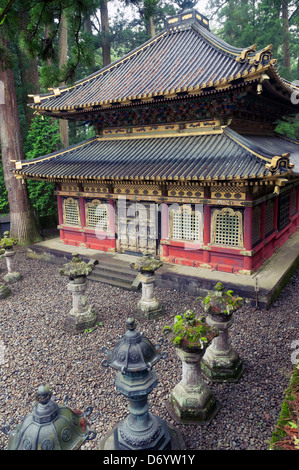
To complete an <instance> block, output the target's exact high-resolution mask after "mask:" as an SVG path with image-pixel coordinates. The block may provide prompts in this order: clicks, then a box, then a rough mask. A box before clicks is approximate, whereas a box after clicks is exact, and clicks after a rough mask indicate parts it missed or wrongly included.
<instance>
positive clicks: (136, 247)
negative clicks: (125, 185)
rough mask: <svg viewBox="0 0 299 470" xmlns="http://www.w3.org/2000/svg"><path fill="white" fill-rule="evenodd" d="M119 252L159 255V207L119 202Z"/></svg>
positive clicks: (150, 203)
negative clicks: (147, 252)
mask: <svg viewBox="0 0 299 470" xmlns="http://www.w3.org/2000/svg"><path fill="white" fill-rule="evenodd" d="M116 206H117V211H116V227H117V250H118V251H120V252H125V251H131V252H137V253H143V252H144V251H145V250H147V251H149V252H150V253H151V254H153V255H156V253H157V236H158V205H157V204H155V203H153V202H147V201H146V202H144V201H141V202H133V201H129V200H126V199H119V200H118V201H117V205H116Z"/></svg>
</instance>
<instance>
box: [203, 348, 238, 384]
mask: <svg viewBox="0 0 299 470" xmlns="http://www.w3.org/2000/svg"><path fill="white" fill-rule="evenodd" d="M201 372H202V375H203V376H204V377H205V378H206V379H208V380H210V381H211V382H218V383H220V382H233V383H236V382H238V381H239V380H240V378H241V377H242V375H243V372H244V367H243V363H242V361H241V359H240V357H239V355H238V353H236V351H234V350H233V349H232V348H229V349H228V350H227V351H219V350H217V349H215V348H214V347H213V344H211V345H210V346H209V347H208V348H207V350H206V352H205V355H204V357H203V359H202V361H201Z"/></svg>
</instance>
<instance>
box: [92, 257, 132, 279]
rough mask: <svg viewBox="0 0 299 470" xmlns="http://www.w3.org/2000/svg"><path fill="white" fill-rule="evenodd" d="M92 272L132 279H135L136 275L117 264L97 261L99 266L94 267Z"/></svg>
mask: <svg viewBox="0 0 299 470" xmlns="http://www.w3.org/2000/svg"><path fill="white" fill-rule="evenodd" d="M94 272H100V273H107V275H108V274H110V273H119V274H120V275H126V276H127V277H130V278H132V279H135V277H136V275H137V272H136V271H134V270H133V269H131V268H130V267H129V266H124V265H121V264H119V263H115V264H110V263H103V262H102V261H99V264H96V265H95V267H94Z"/></svg>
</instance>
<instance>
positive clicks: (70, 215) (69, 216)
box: [63, 197, 81, 227]
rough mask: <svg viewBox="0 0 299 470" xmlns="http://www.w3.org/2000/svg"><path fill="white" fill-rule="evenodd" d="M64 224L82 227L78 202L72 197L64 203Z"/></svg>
mask: <svg viewBox="0 0 299 470" xmlns="http://www.w3.org/2000/svg"><path fill="white" fill-rule="evenodd" d="M63 223H64V224H65V225H72V226H74V227H79V226H80V225H81V224H80V211H79V201H78V200H76V199H73V198H71V197H70V198H67V199H65V200H64V201H63Z"/></svg>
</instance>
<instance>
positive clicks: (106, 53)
mask: <svg viewBox="0 0 299 470" xmlns="http://www.w3.org/2000/svg"><path fill="white" fill-rule="evenodd" d="M107 4H108V0H100V11H101V25H102V55H103V66H104V67H105V66H106V65H109V64H111V47H110V38H109V33H110V29H109V15H108V5H107Z"/></svg>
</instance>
